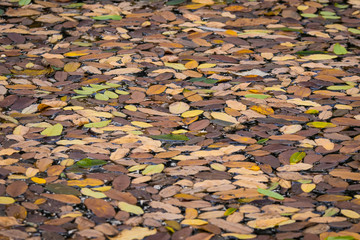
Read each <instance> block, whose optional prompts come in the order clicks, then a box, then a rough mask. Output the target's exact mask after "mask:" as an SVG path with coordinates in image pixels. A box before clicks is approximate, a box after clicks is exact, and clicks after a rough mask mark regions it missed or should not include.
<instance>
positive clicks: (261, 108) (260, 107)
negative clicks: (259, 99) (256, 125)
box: [250, 105, 274, 115]
mask: <svg viewBox="0 0 360 240" xmlns="http://www.w3.org/2000/svg"><path fill="white" fill-rule="evenodd" d="M250 109H251V110H254V111H256V112H258V113H261V114H264V115H271V114H274V110H273V109H272V108H271V107H268V106H265V105H258V106H252V107H251V108H250Z"/></svg>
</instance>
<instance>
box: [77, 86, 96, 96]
mask: <svg viewBox="0 0 360 240" xmlns="http://www.w3.org/2000/svg"><path fill="white" fill-rule="evenodd" d="M91 89H92V88H91ZM74 92H76V93H77V94H81V95H91V94H93V93H94V92H95V91H94V89H92V90H90V89H87V90H78V89H75V90H74Z"/></svg>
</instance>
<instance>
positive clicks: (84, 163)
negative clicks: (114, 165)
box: [76, 158, 107, 168]
mask: <svg viewBox="0 0 360 240" xmlns="http://www.w3.org/2000/svg"><path fill="white" fill-rule="evenodd" d="M106 163H107V162H106V161H104V160H100V159H90V158H84V159H81V160H80V161H78V162H77V163H76V165H78V166H79V167H82V168H90V167H93V166H101V165H104V164H106Z"/></svg>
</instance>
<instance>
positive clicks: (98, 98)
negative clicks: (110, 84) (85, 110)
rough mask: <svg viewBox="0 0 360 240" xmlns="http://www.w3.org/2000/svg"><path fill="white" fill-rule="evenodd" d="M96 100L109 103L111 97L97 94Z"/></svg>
mask: <svg viewBox="0 0 360 240" xmlns="http://www.w3.org/2000/svg"><path fill="white" fill-rule="evenodd" d="M95 99H97V100H101V101H107V100H109V97H108V96H106V95H105V94H102V93H97V94H96V95H95Z"/></svg>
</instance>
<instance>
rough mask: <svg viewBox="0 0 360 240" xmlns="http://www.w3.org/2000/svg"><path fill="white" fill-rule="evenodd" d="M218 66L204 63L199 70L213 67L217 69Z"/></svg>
mask: <svg viewBox="0 0 360 240" xmlns="http://www.w3.org/2000/svg"><path fill="white" fill-rule="evenodd" d="M215 66H216V64H215V63H203V64H200V65H199V66H198V67H197V68H198V69H201V68H212V67H215Z"/></svg>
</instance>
